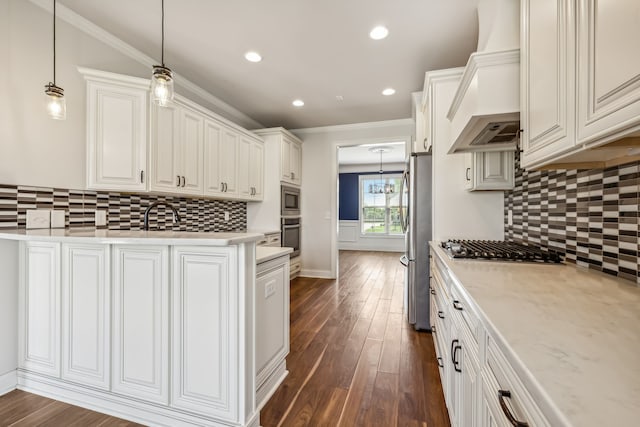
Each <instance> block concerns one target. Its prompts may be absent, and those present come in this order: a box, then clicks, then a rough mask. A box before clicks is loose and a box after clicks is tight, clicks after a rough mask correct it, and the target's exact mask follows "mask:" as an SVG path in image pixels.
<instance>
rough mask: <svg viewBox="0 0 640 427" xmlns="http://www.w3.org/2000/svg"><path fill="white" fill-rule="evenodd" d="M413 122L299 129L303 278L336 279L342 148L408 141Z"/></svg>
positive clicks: (295, 132)
mask: <svg viewBox="0 0 640 427" xmlns="http://www.w3.org/2000/svg"><path fill="white" fill-rule="evenodd" d="M412 123H413V122H412V120H411V119H402V120H391V121H387V122H374V123H359V124H356V125H343V126H328V127H323V128H311V129H297V130H293V131H292V132H293V133H294V134H296V135H297V136H298V137H300V138H301V139H302V140H303V141H304V144H303V147H302V192H301V198H302V218H303V223H302V242H301V245H302V248H303V249H302V251H301V257H302V268H303V269H302V273H301V274H302V275H303V276H313V277H329V278H335V277H336V271H337V265H336V264H337V263H336V261H337V260H336V258H335V257H334V256H333V255H332V254H335V253H337V240H338V239H337V236H338V209H337V193H338V188H337V186H338V179H337V178H338V162H337V152H338V147H339V146H349V145H361V144H366V143H383V142H389V141H399V140H402V141H407V142H408V141H409V140H410V135H411V129H412V126H413V125H412Z"/></svg>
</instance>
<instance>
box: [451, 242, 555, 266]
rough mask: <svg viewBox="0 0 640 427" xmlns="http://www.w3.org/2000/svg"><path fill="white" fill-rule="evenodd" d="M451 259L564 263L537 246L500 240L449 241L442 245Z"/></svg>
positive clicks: (546, 249) (552, 251) (549, 250)
mask: <svg viewBox="0 0 640 427" xmlns="http://www.w3.org/2000/svg"><path fill="white" fill-rule="evenodd" d="M440 246H442V247H443V248H444V249H445V250H446V251H447V253H448V254H449V256H450V257H451V258H471V259H486V260H494V261H525V262H549V263H560V262H562V255H561V254H560V253H558V252H556V251H554V250H551V249H548V248H543V247H540V246H535V245H523V244H520V243H514V242H504V241H499V240H447V241H446V242H442V243H441V244H440Z"/></svg>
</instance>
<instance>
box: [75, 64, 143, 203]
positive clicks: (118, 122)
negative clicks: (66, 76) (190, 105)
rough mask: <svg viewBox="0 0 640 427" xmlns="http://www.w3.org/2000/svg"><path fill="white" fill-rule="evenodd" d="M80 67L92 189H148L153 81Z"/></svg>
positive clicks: (88, 186)
mask: <svg viewBox="0 0 640 427" xmlns="http://www.w3.org/2000/svg"><path fill="white" fill-rule="evenodd" d="M79 71H80V72H81V73H82V74H83V75H84V78H85V80H86V82H87V113H86V114H87V168H86V171H87V188H89V189H93V190H122V191H145V190H146V188H147V184H146V177H145V171H146V169H147V154H146V151H147V109H148V100H147V99H148V89H149V81H148V80H145V79H139V78H134V77H127V76H120V75H117V74H112V73H106V72H101V71H95V70H89V69H85V68H80V69H79Z"/></svg>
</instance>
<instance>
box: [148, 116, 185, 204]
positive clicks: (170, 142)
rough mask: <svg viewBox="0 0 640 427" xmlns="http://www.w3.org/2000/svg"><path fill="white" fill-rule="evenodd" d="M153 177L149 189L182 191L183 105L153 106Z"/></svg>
mask: <svg viewBox="0 0 640 427" xmlns="http://www.w3.org/2000/svg"><path fill="white" fill-rule="evenodd" d="M151 111H152V113H151V146H150V149H149V152H150V155H151V156H150V157H151V164H150V166H149V167H150V172H151V177H150V178H151V179H150V182H149V189H150V190H152V191H162V192H170V193H181V192H182V191H181V189H180V184H181V182H180V162H181V155H182V153H181V147H180V132H179V124H180V117H179V116H180V109H179V107H177V106H175V105H171V106H166V107H160V106H158V105H155V104H154V105H153V107H152V109H151Z"/></svg>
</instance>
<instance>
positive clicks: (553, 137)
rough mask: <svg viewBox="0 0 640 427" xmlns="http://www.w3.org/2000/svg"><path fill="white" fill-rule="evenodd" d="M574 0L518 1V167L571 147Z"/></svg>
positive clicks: (573, 134) (573, 95)
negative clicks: (519, 154) (519, 111)
mask: <svg viewBox="0 0 640 427" xmlns="http://www.w3.org/2000/svg"><path fill="white" fill-rule="evenodd" d="M574 4H575V1H573V0H522V29H521V32H522V36H521V56H520V58H521V59H520V61H521V68H520V72H521V85H520V87H521V94H520V103H521V114H520V120H521V127H522V129H523V131H524V133H523V135H522V148H523V156H522V163H523V166H525V167H526V166H527V165H529V164H531V163H532V162H536V161H540V160H543V159H545V158H549V157H552V156H555V155H558V154H560V153H562V152H566V151H568V150H570V149H571V148H572V147H573V146H574V145H575V114H574V111H575V8H574Z"/></svg>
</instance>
